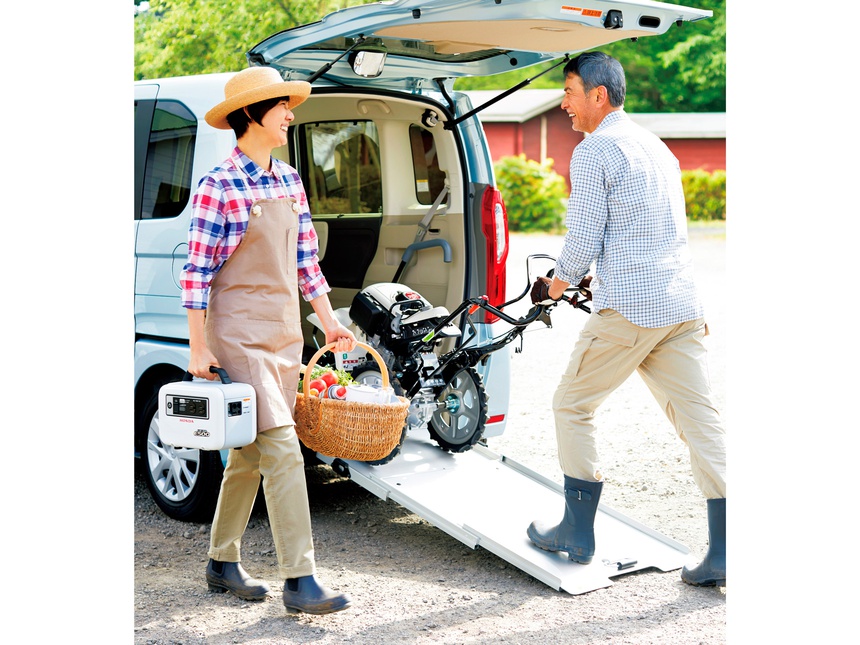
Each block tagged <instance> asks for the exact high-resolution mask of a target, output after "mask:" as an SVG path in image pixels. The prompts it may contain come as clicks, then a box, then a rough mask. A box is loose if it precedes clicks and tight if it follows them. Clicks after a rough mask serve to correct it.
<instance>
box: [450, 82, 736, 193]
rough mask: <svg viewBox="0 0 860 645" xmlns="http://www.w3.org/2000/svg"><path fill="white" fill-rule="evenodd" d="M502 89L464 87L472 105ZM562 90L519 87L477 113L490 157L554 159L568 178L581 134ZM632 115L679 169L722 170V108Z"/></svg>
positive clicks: (476, 105) (723, 127)
mask: <svg viewBox="0 0 860 645" xmlns="http://www.w3.org/2000/svg"><path fill="white" fill-rule="evenodd" d="M500 93H501V91H496V90H472V91H468V92H465V94H468V95H469V98H470V99H471V100H472V106H473V107H478V106H479V105H483V104H484V103H486V102H487V101H489V100H490V99H492V98H494V97H496V96H498V95H499V94H500ZM563 95H564V92H563V90H560V89H559V90H520V91H518V92H515V93H514V94H512V95H511V96H508V97H506V98H504V99H502V100H500V101H498V102H496V103H494V104H493V105H490V106H489V107H486V108H484V109H483V110H482V111H481V112H479V113H478V118H479V119H480V120H481V123H482V124H483V127H484V132H486V134H487V139H488V140H489V143H490V153H491V155H492V158H493V161H496V160H498V159H499V158H500V157H505V156H509V155H519V154H525V156H526V158H527V159H534V160H535V161H543V160H545V159H552V160H553V168H554V170H555V171H556V172H557V173H558V174H560V175H561V176H562V177H564V178H565V181H566V182H569V177H568V165H569V163H570V155H571V153H572V152H573V148H574V147H575V146H576V144H577V143H579V142H580V141H582V138H583V135H582V133H581V132H574V131H573V130H572V129H571V127H570V117H568V116H567V114H566V113H565V112H564V111H563V110H562V109H561V100H562V97H563ZM630 118H632V119H633V120H634V121H635V122H636V123H638V124H640V125H641V126H643V127H644V128H646V129H648V130H650V131H651V132H653V133H654V134H656V135H657V136H658V137H660V138H661V139H663V141H665V142H666V145H668V146H669V149H670V150H672V152H673V153H674V155H675V156H676V157H677V158H678V161H679V162H680V164H681V169H682V170H695V169H698V168H701V169H703V170H707V171H708V172H712V171H714V170H725V168H726V115H725V112H718V113H715V112H703V113H666V114H630ZM569 187H570V186H569V185H568V188H569Z"/></svg>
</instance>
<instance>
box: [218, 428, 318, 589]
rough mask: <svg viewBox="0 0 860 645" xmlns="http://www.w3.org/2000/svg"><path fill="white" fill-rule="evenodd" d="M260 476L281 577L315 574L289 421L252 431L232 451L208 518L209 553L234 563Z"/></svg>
mask: <svg viewBox="0 0 860 645" xmlns="http://www.w3.org/2000/svg"><path fill="white" fill-rule="evenodd" d="M260 475H262V476H263V492H264V493H265V495H266V509H267V510H268V514H269V524H270V527H271V530H272V537H273V539H274V541H275V550H276V551H277V554H278V568H279V574H280V577H281V578H283V579H286V578H299V577H301V576H309V575H312V574H314V573H316V570H315V565H314V545H313V537H312V535H311V514H310V506H309V504H308V493H307V484H306V482H305V464H304V460H303V458H302V453H301V448H300V447H299V440H298V437H296V432H295V427H294V426H292V425H289V426H281V427H278V428H272V429H271V430H266V431H265V432H260V433H257V439H256V441H254V443H252V444H251V445H249V446H245V447H243V448H242V449H241V450H231V451H230V455H229V457H228V458H227V468H226V469H225V470H224V479H223V481H222V482H221V493H220V495H219V496H218V505H217V507H216V508H215V519H214V520H213V522H212V535H211V538H210V548H209V557H210V558H213V559H214V560H219V561H221V562H239V561H241V557H240V544H241V541H242V534H243V533H244V532H245V528H246V527H247V526H248V519H249V518H250V517H251V510H252V509H253V506H254V500H255V498H256V496H257V489H258V488H259V487H260Z"/></svg>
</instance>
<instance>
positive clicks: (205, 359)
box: [188, 346, 221, 381]
mask: <svg viewBox="0 0 860 645" xmlns="http://www.w3.org/2000/svg"><path fill="white" fill-rule="evenodd" d="M210 365H214V366H215V367H221V364H220V363H219V362H218V359H217V358H215V355H214V354H213V353H212V352H210V351H209V348H208V347H205V346H204V347H201V348H199V349H197V350H196V351H195V350H193V349H192V350H191V360H190V361H188V371H189V372H191V374H192V375H193V376H196V377H198V378H205V379H206V380H209V381H214V380H215V379H216V378H218V375H217V374H213V373H212V372H210V371H209V366H210Z"/></svg>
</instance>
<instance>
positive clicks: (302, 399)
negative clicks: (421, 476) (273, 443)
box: [295, 343, 409, 461]
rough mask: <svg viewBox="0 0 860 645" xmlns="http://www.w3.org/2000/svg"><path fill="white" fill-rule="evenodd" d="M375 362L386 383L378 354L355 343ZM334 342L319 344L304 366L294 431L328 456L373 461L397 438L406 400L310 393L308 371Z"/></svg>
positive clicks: (399, 436)
mask: <svg viewBox="0 0 860 645" xmlns="http://www.w3.org/2000/svg"><path fill="white" fill-rule="evenodd" d="M358 345H359V346H360V347H362V348H363V349H366V350H367V351H368V353H370V355H371V356H373V358H374V360H375V361H376V362H377V364H378V365H379V368H380V369H379V371H380V373H381V374H382V385H383V387H388V384H389V382H388V370H387V369H386V368H385V364H384V363H383V362H382V357H381V356H380V355H379V354H378V353H377V351H376V350H375V349H373V348H372V347H371V346H370V345H366V344H365V343H358ZM334 346H335V343H329V344H328V345H325V346H324V347H321V348H320V349H319V351H318V352H317V353H316V354H314V355H313V357H312V358H311V360H310V361H308V365H307V367H306V368H305V375H306V378H305V379H304V384H303V387H302V390H303V391H302V392H299V393H298V394H296V414H295V417H296V434H297V435H298V436H299V439H300V440H301V442H302V443H303V444H305V445H306V446H307V447H308V448H310V449H311V450H313V451H315V452H318V453H320V454H322V455H326V456H329V457H336V458H340V459H352V460H355V461H376V460H378V459H382V458H383V457H386V456H388V455H389V454H391V451H392V450H394V448H395V447H396V446H397V444H398V443H399V442H400V438H401V436H402V434H403V426H404V424H405V423H406V414H407V413H408V411H409V402H408V401H407V400H406V399H404V398H403V397H396V398H397V403H361V402H357V401H341V400H338V399H321V398H319V397H316V396H311V394H310V380H311V379H310V374H311V371H312V370H313V368H314V365H316V362H317V361H318V360H319V358H320V356H322V355H323V354H324V353H325V352H327V351H329V350H331V349H332V348H333V347H334Z"/></svg>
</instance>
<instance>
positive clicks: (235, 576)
mask: <svg viewBox="0 0 860 645" xmlns="http://www.w3.org/2000/svg"><path fill="white" fill-rule="evenodd" d="M206 582H207V583H208V584H209V591H215V592H217V593H224V592H225V591H229V592H230V593H232V594H234V595H235V596H238V597H239V598H242V599H243V600H265V599H266V598H267V597H268V595H269V585H267V584H266V583H265V582H261V581H260V580H254V578H252V577H251V576H249V575H248V574H247V573H246V572H245V570H244V569H243V568H242V565H241V564H239V563H238V562H219V561H218V560H212V559H211V558H210V559H209V564H208V565H206Z"/></svg>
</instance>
